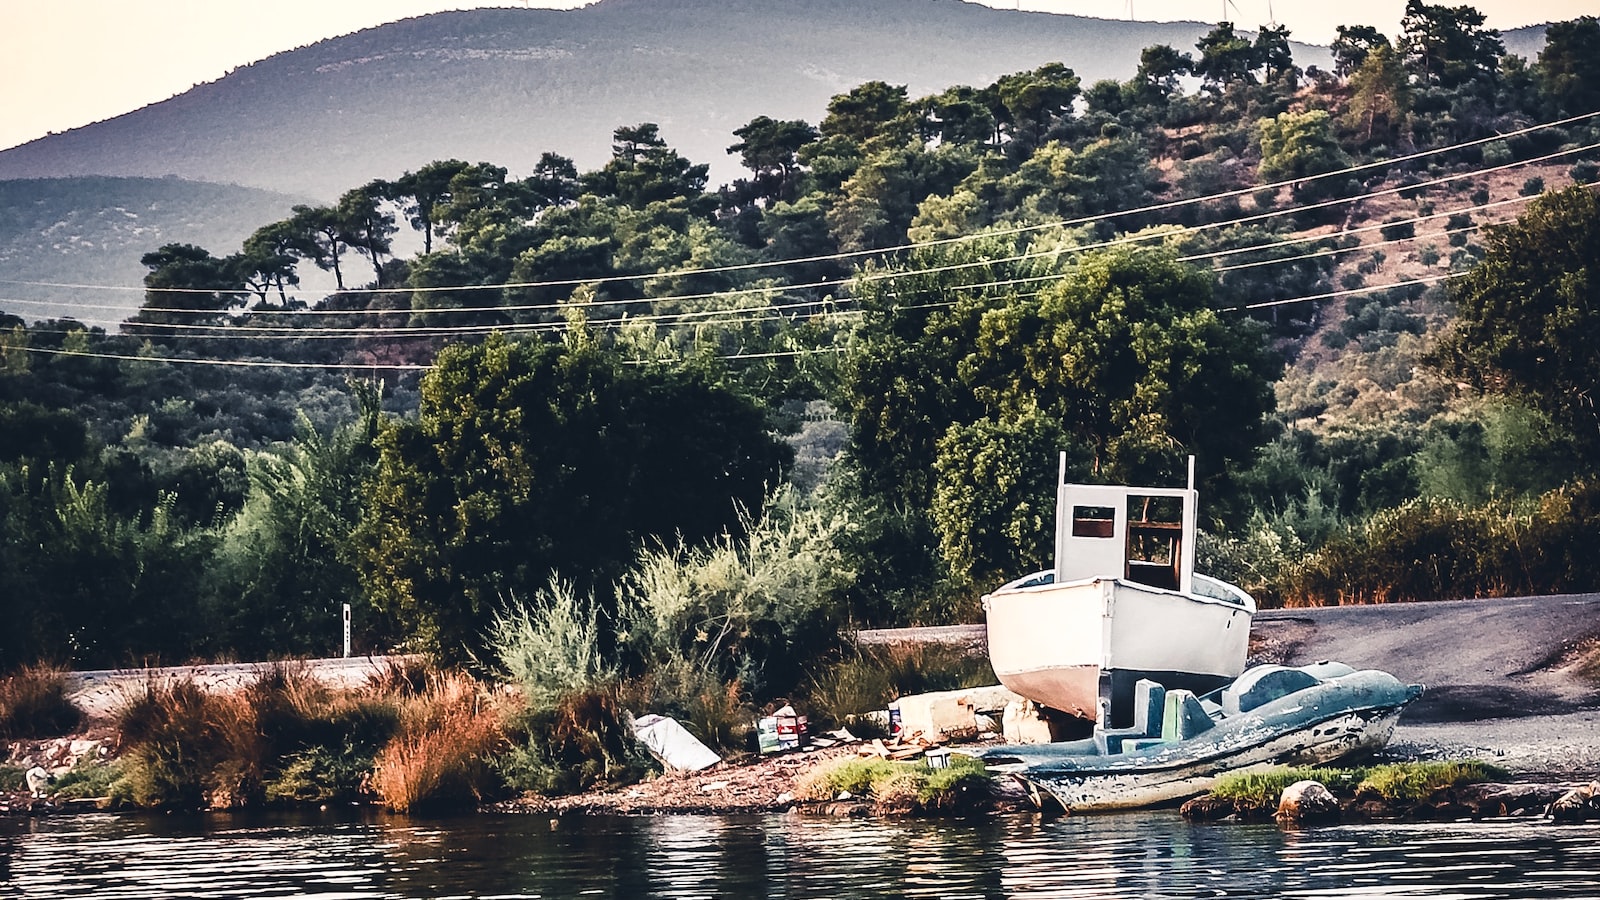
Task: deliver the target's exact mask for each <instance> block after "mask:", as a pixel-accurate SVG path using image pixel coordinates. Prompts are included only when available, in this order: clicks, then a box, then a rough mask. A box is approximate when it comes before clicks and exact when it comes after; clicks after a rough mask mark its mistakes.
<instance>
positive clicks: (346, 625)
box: [344, 603, 350, 659]
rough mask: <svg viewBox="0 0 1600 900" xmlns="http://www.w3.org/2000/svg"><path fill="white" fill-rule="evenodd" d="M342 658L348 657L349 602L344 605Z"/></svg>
mask: <svg viewBox="0 0 1600 900" xmlns="http://www.w3.org/2000/svg"><path fill="white" fill-rule="evenodd" d="M344 658H345V659H349V658H350V604H348V603H346V604H345V605H344Z"/></svg>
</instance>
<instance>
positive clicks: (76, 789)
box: [51, 756, 124, 800]
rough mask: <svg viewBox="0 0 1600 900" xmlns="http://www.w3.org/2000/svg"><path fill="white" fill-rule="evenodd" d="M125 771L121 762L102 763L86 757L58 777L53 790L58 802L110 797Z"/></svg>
mask: <svg viewBox="0 0 1600 900" xmlns="http://www.w3.org/2000/svg"><path fill="white" fill-rule="evenodd" d="M123 770H124V766H123V763H122V761H121V760H113V761H111V762H101V761H100V760H98V759H94V758H92V757H89V756H85V757H83V758H81V759H79V760H78V762H77V763H76V764H75V765H73V767H72V768H70V769H68V770H67V771H66V772H64V773H62V774H60V775H57V776H56V783H55V786H54V787H53V788H52V789H51V790H52V792H53V793H54V794H55V796H56V798H57V799H58V800H81V799H87V798H95V797H110V796H112V793H113V790H114V789H113V785H115V784H116V783H117V782H118V781H120V780H121V779H122V777H123V774H124V771H123Z"/></svg>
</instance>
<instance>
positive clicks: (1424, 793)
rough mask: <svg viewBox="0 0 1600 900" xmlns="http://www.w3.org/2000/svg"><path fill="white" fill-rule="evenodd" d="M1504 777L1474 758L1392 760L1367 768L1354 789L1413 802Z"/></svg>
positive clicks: (1497, 770)
mask: <svg viewBox="0 0 1600 900" xmlns="http://www.w3.org/2000/svg"><path fill="white" fill-rule="evenodd" d="M1504 777H1505V772H1504V771H1502V770H1501V769H1498V768H1496V767H1494V766H1491V765H1489V764H1488V763H1483V762H1479V761H1478V760H1475V759H1469V760H1460V761H1452V762H1412V763H1393V764H1389V765H1382V766H1375V767H1373V768H1372V769H1369V770H1367V772H1366V773H1365V777H1363V778H1362V779H1361V784H1360V785H1358V786H1357V788H1356V790H1357V792H1358V793H1365V792H1368V791H1370V792H1372V793H1375V794H1377V795H1378V796H1380V797H1382V798H1383V799H1385V800H1388V801H1391V802H1416V801H1420V800H1426V799H1428V797H1430V796H1432V795H1433V793H1434V792H1435V791H1439V790H1442V789H1444V788H1448V787H1455V786H1457V785H1462V784H1476V783H1478V782H1482V781H1493V780H1496V779H1499V778H1504Z"/></svg>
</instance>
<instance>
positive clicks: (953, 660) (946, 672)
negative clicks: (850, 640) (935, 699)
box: [806, 644, 994, 722]
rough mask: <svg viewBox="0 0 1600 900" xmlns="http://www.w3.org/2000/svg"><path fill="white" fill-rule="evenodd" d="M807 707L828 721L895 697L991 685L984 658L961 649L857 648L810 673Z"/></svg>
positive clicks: (880, 705)
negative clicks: (808, 705) (809, 705)
mask: <svg viewBox="0 0 1600 900" xmlns="http://www.w3.org/2000/svg"><path fill="white" fill-rule="evenodd" d="M810 682H811V683H810V687H809V689H808V690H807V692H806V693H807V698H808V700H809V702H810V704H811V708H812V709H815V710H817V711H818V712H819V713H821V714H824V715H826V716H827V717H828V718H829V719H830V720H832V721H834V722H844V721H848V720H849V719H850V718H851V717H853V716H858V715H860V714H861V713H865V712H868V711H871V710H881V709H884V708H886V707H887V706H888V704H889V702H890V701H891V700H894V699H895V698H896V697H903V696H908V695H911V694H922V693H927V692H929V691H955V690H960V689H962V688H970V687H982V686H984V685H989V684H993V683H994V669H993V668H992V667H991V666H990V665H989V661H988V658H987V657H985V656H983V655H981V654H975V653H972V652H969V651H968V650H966V649H965V648H961V647H947V646H941V645H937V644H889V645H887V646H868V647H857V648H856V649H855V650H854V651H853V652H847V653H846V654H845V655H844V656H843V658H841V659H840V660H838V661H837V662H833V663H830V664H828V665H826V666H822V667H820V668H819V669H818V670H817V671H815V672H814V673H813V674H812V675H811V679H810Z"/></svg>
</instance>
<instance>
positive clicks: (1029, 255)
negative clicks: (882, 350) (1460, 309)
mask: <svg viewBox="0 0 1600 900" xmlns="http://www.w3.org/2000/svg"><path fill="white" fill-rule="evenodd" d="M1593 149H1600V142H1595V143H1592V144H1587V145H1584V146H1580V147H1574V148H1569V149H1566V150H1560V151H1556V152H1554V153H1550V154H1546V155H1544V156H1541V157H1534V158H1531V159H1527V160H1519V161H1515V162H1510V163H1504V164H1500V165H1496V166H1490V167H1485V168H1479V169H1473V170H1469V171H1467V172H1459V173H1455V174H1451V175H1446V176H1441V177H1439V178H1435V179H1431V180H1428V181H1422V182H1418V183H1416V184H1410V185H1401V186H1396V187H1390V188H1381V189H1378V190H1374V191H1368V192H1365V193H1361V194H1356V195H1352V196H1350V197H1341V198H1333V199H1330V200H1324V201H1320V202H1316V203H1308V204H1300V205H1296V206H1287V207H1281V208H1277V209H1273V210H1269V211H1266V212H1262V213H1255V214H1252V215H1248V216H1241V217H1236V218H1231V219H1222V220H1219V221H1216V222H1208V223H1202V224H1200V225H1195V226H1190V227H1188V228H1186V229H1185V231H1184V233H1190V234H1192V233H1195V232H1199V231H1208V230H1216V229H1220V228H1227V227H1232V226H1237V225H1242V224H1249V223H1254V222H1260V221H1264V220H1268V219H1273V218H1278V217H1281V216H1286V215H1292V214H1296V213H1300V212H1304V211H1307V210H1315V209H1321V208H1326V207H1331V206H1336V205H1341V204H1347V203H1357V202H1360V201H1363V200H1368V199H1373V198H1377V197H1383V196H1389V195H1393V194H1398V193H1403V192H1407V191H1416V190H1420V189H1423V188H1428V187H1435V186H1438V185H1441V184H1446V183H1449V182H1453V181H1460V180H1464V179H1469V178H1476V177H1478V176H1481V175H1484V174H1489V173H1492V172H1498V171H1503V170H1506V169H1512V168H1518V167H1522V166H1527V165H1534V164H1536V163H1539V162H1544V161H1547V160H1549V159H1554V158H1557V157H1561V156H1568V155H1572V154H1575V153H1582V152H1585V151H1588V150H1593ZM1529 199H1531V198H1523V197H1518V198H1512V199H1509V200H1502V201H1496V202H1493V203H1485V204H1478V205H1475V206H1469V207H1464V208H1461V209H1457V210H1453V211H1449V212H1445V213H1439V214H1431V215H1428V216H1419V217H1416V218H1414V219H1412V220H1411V221H1413V222H1421V221H1426V220H1428V219H1431V218H1438V217H1440V216H1448V215H1457V214H1460V213H1462V212H1473V211H1478V210H1483V209H1490V208H1495V207H1498V206H1502V205H1507V204H1513V203H1524V202H1527V201H1528V200H1529ZM1393 224H1396V223H1393V222H1389V223H1382V224H1380V225H1374V226H1370V227H1364V228H1360V229H1346V230H1345V232H1341V233H1358V232H1360V231H1363V230H1373V229H1377V228H1382V227H1384V226H1387V225H1393ZM1169 234H1170V232H1162V231H1148V232H1141V233H1137V234H1131V235H1121V236H1118V237H1115V238H1110V239H1106V240H1101V241H1095V242H1091V243H1088V244H1078V245H1074V246H1071V247H1059V248H1050V249H1047V250H1036V251H1027V252H1023V253H1018V254H1013V255H1011V256H1006V257H999V258H995V259H986V260H979V261H969V262H962V263H951V264H948V265H944V266H935V267H927V268H921V269H909V270H894V269H884V270H878V271H868V272H864V273H859V274H857V275H856V276H855V277H854V278H847V279H831V280H824V281H819V282H813V283H810V284H804V285H796V286H791V287H760V288H740V289H735V290H730V291H714V292H709V293H702V294H690V295H683V296H677V297H638V298H623V299H617V300H605V301H598V302H597V305H613V306H626V305H634V304H660V303H668V302H684V301H693V300H712V299H729V298H737V297H744V296H749V295H760V294H772V293H783V292H785V291H788V290H807V289H813V288H818V287H832V286H839V285H842V284H848V283H852V282H873V281H882V280H891V279H899V278H911V277H916V276H920V275H929V274H941V273H944V272H950V271H958V270H962V269H970V268H982V267H986V266H991V265H998V264H1004V263H1012V262H1022V261H1027V260H1032V259H1043V258H1055V257H1059V256H1060V255H1062V254H1065V253H1082V252H1085V251H1088V250H1095V249H1104V248H1110V247H1117V246H1124V245H1128V244H1138V243H1143V242H1147V241H1154V240H1164V239H1165V238H1166V237H1168V235H1169ZM1330 236H1334V235H1330ZM1306 239H1307V238H1300V237H1296V238H1289V239H1285V240H1282V241H1279V242H1276V243H1269V244H1262V245H1259V246H1256V247H1242V248H1233V249H1228V250H1219V251H1215V252H1214V254H1212V255H1215V256H1225V255H1233V254H1238V253H1246V252H1250V251H1251V250H1256V249H1265V248H1269V247H1273V246H1279V245H1283V244H1288V243H1295V242H1299V241H1302V240H1306ZM1309 239H1311V240H1316V239H1320V238H1316V237H1312V238H1309ZM1198 258H1200V257H1185V259H1186V260H1192V259H1198ZM673 274H677V273H673ZM502 287H504V286H502ZM9 302H24V303H38V304H48V305H52V306H59V305H60V304H58V303H53V302H52V301H44V300H20V301H19V300H12V301H9ZM813 302H839V301H838V300H832V301H826V300H824V301H813ZM793 305H794V306H805V305H809V304H807V303H800V304H793ZM572 306H573V304H571V303H570V302H566V303H544V304H523V305H510V306H482V307H456V308H433V309H421V310H413V309H395V310H348V311H347V310H263V311H255V312H251V313H249V315H251V316H256V315H263V314H272V315H294V316H301V315H322V316H327V315H341V316H362V315H402V314H403V315H407V316H411V315H425V314H447V313H454V314H457V315H460V314H464V313H474V312H483V313H494V314H506V313H513V312H536V311H556V310H563V309H569V308H572ZM81 308H111V309H121V308H122V307H89V306H83V307H81ZM145 311H148V312H159V313H163V314H169V315H185V314H187V315H216V314H217V311H216V310H193V309H182V308H168V307H151V308H146V309H145ZM666 315H673V314H666ZM638 318H643V317H638ZM164 327H184V326H178V325H167V326H164ZM187 327H199V328H210V327H222V326H187ZM229 327H237V326H229ZM249 327H251V328H260V329H261V330H266V329H267V326H249ZM422 327H423V326H412V328H422ZM434 327H436V328H438V329H440V330H441V332H442V331H445V330H448V329H450V328H452V327H454V328H458V329H463V330H469V329H473V328H481V327H482V326H434ZM310 330H311V329H304V328H302V329H299V331H300V332H301V335H302V336H305V332H308V331H310ZM385 330H390V331H394V332H396V333H400V332H402V331H403V329H385ZM345 331H346V332H348V331H350V329H345Z"/></svg>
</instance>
